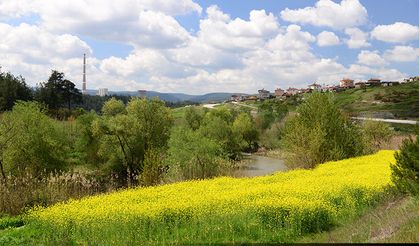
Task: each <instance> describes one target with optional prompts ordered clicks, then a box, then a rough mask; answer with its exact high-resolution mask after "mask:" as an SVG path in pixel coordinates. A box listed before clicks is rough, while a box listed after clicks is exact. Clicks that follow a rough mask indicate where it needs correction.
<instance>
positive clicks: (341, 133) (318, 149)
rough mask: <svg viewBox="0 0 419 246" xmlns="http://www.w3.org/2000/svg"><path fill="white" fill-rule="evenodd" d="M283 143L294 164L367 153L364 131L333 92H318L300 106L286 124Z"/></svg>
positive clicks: (291, 162)
mask: <svg viewBox="0 0 419 246" xmlns="http://www.w3.org/2000/svg"><path fill="white" fill-rule="evenodd" d="M281 145H282V146H283V148H284V150H285V158H286V161H287V163H288V164H289V165H291V166H294V167H305V168H312V167H314V166H315V165H316V164H319V163H323V162H326V161H332V160H341V159H345V158H349V157H354V156H358V155H361V154H363V153H364V152H363V149H364V146H363V141H362V136H361V132H360V130H359V129H358V128H357V127H356V126H355V125H353V124H352V123H351V122H350V121H349V120H348V119H347V117H345V116H344V115H343V114H342V113H341V112H340V111H339V109H338V108H337V106H336V104H335V102H334V100H333V97H332V96H331V95H330V94H324V93H314V94H312V95H311V96H309V97H308V98H307V100H306V102H304V103H303V104H301V105H300V106H299V107H298V108H297V115H295V116H294V117H291V118H290V119H289V120H288V121H287V122H286V123H285V127H284V135H283V138H282V140H281Z"/></svg>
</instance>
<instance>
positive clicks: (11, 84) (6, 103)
mask: <svg viewBox="0 0 419 246" xmlns="http://www.w3.org/2000/svg"><path fill="white" fill-rule="evenodd" d="M0 69H1V67H0ZM31 99H32V91H31V89H30V88H29V87H28V86H27V85H26V83H25V79H24V78H22V77H15V76H14V75H13V74H11V73H4V72H0V112H2V111H5V110H11V109H12V107H13V106H14V105H15V103H16V101H18V100H22V101H29V100H31Z"/></svg>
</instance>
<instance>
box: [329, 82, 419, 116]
mask: <svg viewBox="0 0 419 246" xmlns="http://www.w3.org/2000/svg"><path fill="white" fill-rule="evenodd" d="M336 99H337V103H338V105H339V106H340V107H341V108H342V109H343V110H344V111H346V112H348V113H350V114H351V115H356V116H371V117H377V118H397V119H418V118H419V82H415V83H406V84H401V85H398V86H390V87H371V88H365V89H350V90H346V91H344V92H340V93H337V94H336Z"/></svg>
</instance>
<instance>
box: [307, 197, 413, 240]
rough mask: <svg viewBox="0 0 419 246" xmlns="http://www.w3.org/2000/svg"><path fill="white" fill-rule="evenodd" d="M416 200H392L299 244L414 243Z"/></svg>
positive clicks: (397, 198) (404, 198)
mask: <svg viewBox="0 0 419 246" xmlns="http://www.w3.org/2000/svg"><path fill="white" fill-rule="evenodd" d="M418 232H419V199H418V198H415V197H409V196H408V197H400V196H398V197H393V198H389V199H388V200H386V201H384V202H383V203H381V204H380V205H379V206H377V207H375V208H372V209H369V210H368V211H366V212H365V213H364V214H363V215H362V216H361V217H359V218H357V219H354V220H352V221H348V222H347V223H343V224H342V225H340V226H338V227H336V228H335V229H333V230H331V231H328V232H322V233H319V234H314V235H310V236H306V237H304V238H303V239H301V240H300V241H299V243H417V242H419V233H418Z"/></svg>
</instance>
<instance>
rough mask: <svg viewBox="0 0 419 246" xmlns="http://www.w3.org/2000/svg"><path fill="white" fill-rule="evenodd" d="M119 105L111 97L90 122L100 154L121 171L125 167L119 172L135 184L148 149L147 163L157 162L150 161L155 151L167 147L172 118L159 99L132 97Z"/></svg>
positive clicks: (130, 183) (160, 150) (161, 150)
mask: <svg viewBox="0 0 419 246" xmlns="http://www.w3.org/2000/svg"><path fill="white" fill-rule="evenodd" d="M122 105H123V103H122V102H121V101H117V100H114V99H113V100H112V99H111V100H109V101H108V102H106V103H105V105H104V106H103V110H102V111H103V116H102V117H101V118H100V119H98V120H95V121H94V122H93V124H92V125H93V134H94V136H95V137H98V138H99V139H100V140H99V141H100V144H99V155H100V156H102V157H103V158H104V159H106V160H107V161H108V162H110V163H113V164H114V165H116V167H117V168H119V170H120V171H122V172H123V169H122V168H121V167H125V169H126V170H127V172H123V173H122V174H123V175H125V176H126V177H127V179H128V185H134V184H136V183H138V180H141V178H142V177H141V175H142V174H143V172H144V165H145V162H144V160H145V157H146V155H147V153H148V152H151V151H152V152H153V154H150V155H149V157H150V158H149V161H148V162H147V164H150V163H157V162H152V160H155V155H156V152H157V153H159V154H160V153H162V152H163V150H165V149H166V147H167V141H168V139H169V136H170V128H171V126H172V122H173V120H172V117H171V114H170V110H169V109H168V108H166V107H165V105H164V103H163V102H162V101H160V100H158V99H153V100H147V99H143V100H140V99H138V98H133V99H132V100H131V101H130V102H129V103H128V105H127V106H126V107H125V108H123V107H121V106H122ZM157 164H158V163H157ZM147 168H150V167H147Z"/></svg>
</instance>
